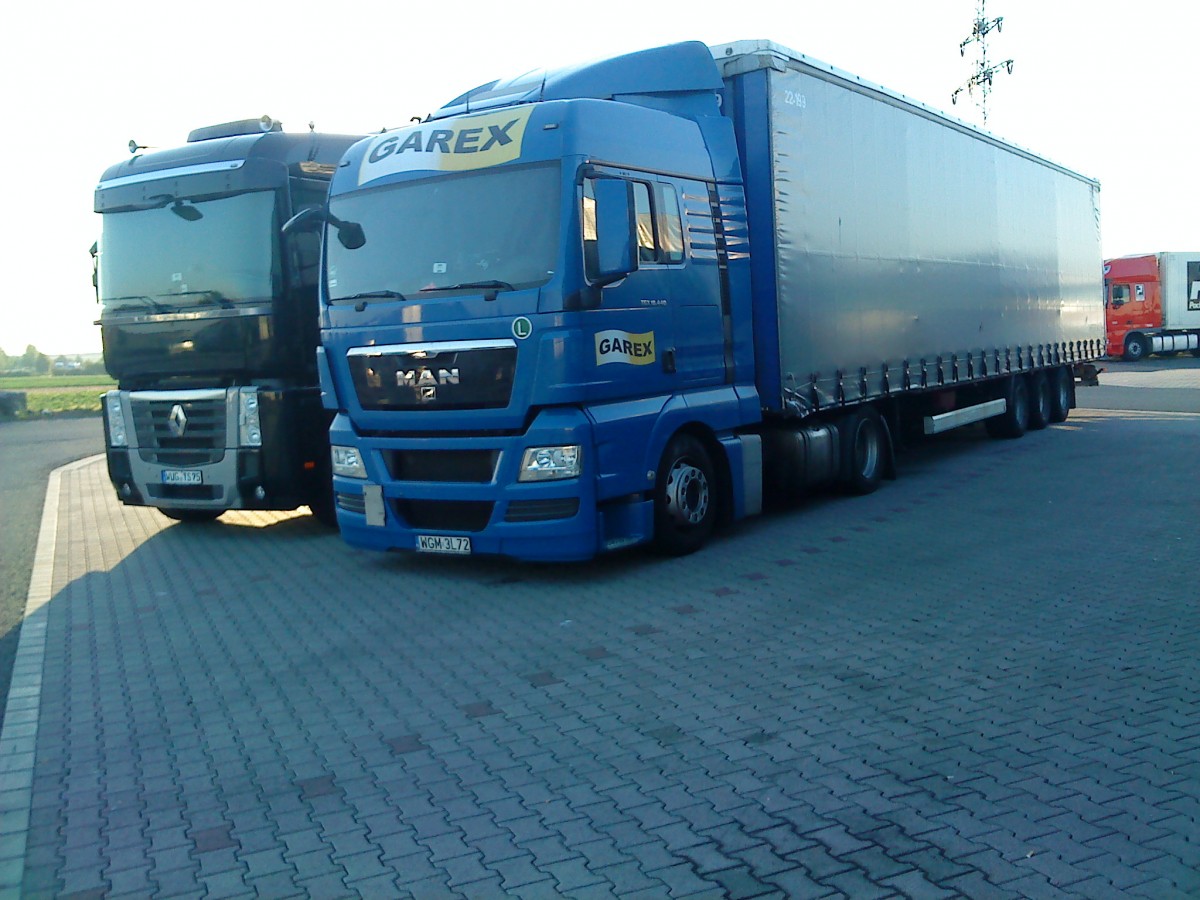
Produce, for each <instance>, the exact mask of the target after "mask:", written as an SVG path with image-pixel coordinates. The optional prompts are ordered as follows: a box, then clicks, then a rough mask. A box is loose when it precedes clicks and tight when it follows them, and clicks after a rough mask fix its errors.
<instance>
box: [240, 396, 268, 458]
mask: <svg viewBox="0 0 1200 900" xmlns="http://www.w3.org/2000/svg"><path fill="white" fill-rule="evenodd" d="M238 433H239V434H240V435H241V443H242V446H243V447H261V446H262V425H261V424H260V423H259V421H258V388H254V387H244V388H240V389H239V390H238Z"/></svg>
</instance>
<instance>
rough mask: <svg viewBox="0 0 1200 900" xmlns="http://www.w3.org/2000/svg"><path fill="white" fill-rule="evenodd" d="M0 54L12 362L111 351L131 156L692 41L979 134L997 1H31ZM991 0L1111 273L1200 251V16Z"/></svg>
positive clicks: (1014, 85) (1155, 6)
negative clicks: (122, 195) (209, 131)
mask: <svg viewBox="0 0 1200 900" xmlns="http://www.w3.org/2000/svg"><path fill="white" fill-rule="evenodd" d="M17 3H19V4H21V5H20V6H19V7H16V8H14V6H15V4H10V6H9V7H8V8H6V11H5V31H6V33H7V35H8V40H7V41H6V42H5V43H6V45H7V46H6V47H5V49H4V53H3V54H0V85H3V89H2V91H3V93H0V97H3V100H2V105H0V113H2V115H0V130H2V134H3V140H0V156H2V162H3V171H5V172H7V173H9V177H10V179H11V183H10V186H9V188H8V189H7V191H6V194H7V196H8V197H9V209H10V213H9V215H8V216H6V217H5V221H4V223H3V224H2V225H0V230H2V232H3V239H2V240H0V264H2V266H3V271H4V272H5V273H6V275H7V277H6V290H5V292H4V307H5V308H4V315H3V316H2V317H0V349H3V350H4V351H5V352H6V353H8V354H9V355H20V354H21V353H23V352H24V351H25V348H26V346H27V345H29V344H33V345H34V346H36V347H37V348H38V350H40V351H41V352H43V353H47V354H50V355H52V356H54V355H58V354H76V353H95V352H99V350H100V329H99V327H98V326H96V325H95V324H94V322H95V320H96V319H97V318H98V317H99V307H98V306H97V304H96V302H95V295H94V293H93V291H92V285H91V260H90V257H89V255H88V247H89V246H91V244H92V242H93V241H94V240H96V238H97V237H98V236H99V233H100V225H101V223H100V217H99V216H98V215H96V214H95V213H93V212H92V201H93V192H94V190H95V187H96V183H97V181H98V180H99V178H100V175H101V174H102V173H103V172H104V170H105V169H106V168H107V167H108V166H110V165H112V164H114V163H117V162H120V161H121V160H122V159H124V158H126V157H127V156H128V149H127V144H128V142H129V140H130V139H131V138H135V139H136V140H137V141H138V142H139V143H141V144H147V145H150V146H153V147H159V148H167V147H172V146H177V145H179V144H182V143H183V142H184V141H185V140H186V138H187V133H188V132H189V131H190V130H191V129H193V128H196V127H199V126H201V125H209V124H214V123H217V122H226V121H230V120H233V119H242V118H250V117H258V116H260V115H263V114H269V115H271V116H273V117H274V118H276V119H279V120H281V121H282V122H283V125H284V129H285V130H287V131H306V130H307V128H308V123H309V122H313V123H314V124H315V125H316V129H317V130H318V131H327V132H339V133H354V134H357V133H363V134H365V133H369V132H372V131H379V130H380V129H381V128H385V127H394V126H399V125H404V124H406V123H407V122H408V121H409V120H410V119H412V118H413V117H414V116H418V117H419V116H423V115H425V114H426V113H428V112H430V111H431V110H433V109H436V108H437V107H439V106H441V105H442V104H443V103H445V102H446V101H448V100H450V99H452V98H453V97H456V96H457V95H459V94H460V93H462V92H463V91H465V90H467V89H469V88H472V87H475V86H476V85H479V84H482V83H484V82H487V81H491V80H493V79H495V78H498V77H507V76H511V75H516V74H520V73H522V72H525V71H528V70H530V69H535V68H540V67H544V66H555V65H562V64H567V63H573V62H579V61H584V60H589V59H595V58H599V57H604V56H609V55H614V54H619V53H625V52H630V51H634V50H640V49H645V48H648V47H654V46H659V45H662V44H668V43H673V42H675V41H683V40H700V41H704V42H705V43H708V44H718V43H726V42H729V41H735V40H749V39H765V40H770V41H774V42H775V43H777V44H782V45H783V46H785V47H789V48H791V49H793V50H796V51H799V52H800V53H803V54H805V55H807V56H809V57H813V58H815V59H818V60H821V61H823V62H826V63H829V64H831V65H833V66H836V67H837V68H839V69H842V70H845V71H848V72H850V73H853V74H855V75H858V76H860V77H862V78H864V79H866V80H868V81H872V82H875V83H876V84H881V85H883V86H884V87H887V88H889V89H891V90H892V91H895V92H898V93H901V94H904V95H906V96H908V97H910V98H912V99H914V100H918V101H920V102H922V103H925V104H927V105H929V106H932V107H935V108H938V109H942V110H944V111H946V112H949V113H951V114H952V115H954V116H956V117H958V118H961V119H964V120H966V121H968V122H971V123H972V124H976V125H980V124H982V120H981V118H980V112H979V110H978V109H977V107H976V106H975V105H974V103H972V102H971V100H970V98H969V97H967V95H965V94H964V95H962V96H960V98H959V102H958V104H957V105H952V104H951V99H950V98H951V94H952V93H953V91H954V89H955V88H956V87H959V86H960V85H962V84H964V83H965V82H966V80H967V79H968V77H969V76H970V75H971V72H972V64H973V62H974V60H975V59H976V58H977V57H976V56H975V53H976V51H975V50H974V48H973V47H972V48H968V50H967V54H966V56H965V57H964V56H962V55H960V53H959V43H960V41H962V40H963V39H964V38H966V37H967V36H968V35H970V33H971V27H972V23H973V22H974V20H975V17H976V15H977V12H978V0H909V2H898V0H843V2H840V3H828V2H820V3H815V2H809V0H793V2H791V3H787V4H784V3H781V2H779V0H737V2H732V3H717V2H711V0H658V2H653V0H603V2H600V3H595V4H579V3H574V2H565V0H508V2H505V3H495V2H490V3H483V2H476V0H465V2H459V3H454V4H449V5H442V4H437V3H422V4H416V3H408V2H396V0H392V2H382V0H341V2H339V3H335V4H332V5H331V4H320V5H318V4H315V3H306V2H301V3H297V4H280V3H275V2H271V3H268V2H264V0H241V2H237V3H233V2H228V0H207V2H205V3H204V4H200V5H198V4H196V3H193V2H189V3H183V2H177V0H158V2H156V3H144V4H124V5H116V4H111V3H95V2H86V3H85V2H79V0H64V2H60V3H39V2H36V0H17ZM1102 8H1103V9H1106V10H1111V9H1112V8H1111V7H1103V5H1100V4H1094V3H1090V2H1074V0H1071V2H1068V0H987V5H986V15H987V17H988V18H995V17H997V16H1003V18H1004V25H1003V28H1002V29H1001V30H1000V31H999V32H993V33H992V34H991V35H989V39H988V56H989V58H990V59H991V60H993V61H1002V60H1005V59H1008V58H1012V59H1013V60H1014V67H1013V72H1012V74H1011V75H1008V74H1001V75H999V76H997V78H996V80H995V82H994V84H993V90H992V93H991V95H990V98H989V102H988V122H987V129H988V130H989V131H991V132H992V133H994V134H996V135H998V136H999V137H1002V138H1004V139H1006V140H1008V141H1011V142H1013V143H1015V144H1018V145H1020V146H1022V147H1024V148H1026V149H1029V150H1032V151H1034V152H1036V153H1038V154H1040V155H1042V156H1045V157H1047V158H1049V159H1051V160H1053V161H1054V162H1057V163H1059V164H1061V165H1064V166H1066V167H1067V168H1070V169H1074V170H1075V171H1077V172H1081V173H1083V174H1085V175H1087V176H1089V177H1092V178H1095V179H1097V180H1098V181H1099V182H1100V184H1101V193H1100V204H1101V240H1102V251H1103V254H1104V256H1105V257H1112V256H1123V255H1128V254H1133V253H1143V252H1147V253H1148V252H1156V251H1162V250H1197V249H1200V214H1198V212H1197V207H1198V206H1200V203H1198V197H1200V194H1198V192H1197V189H1196V176H1197V175H1198V174H1200V172H1198V168H1200V166H1198V164H1197V160H1198V159H1200V154H1198V150H1197V147H1198V146H1200V116H1198V115H1197V110H1196V99H1195V98H1196V92H1197V87H1198V86H1200V45H1198V44H1197V40H1198V39H1200V3H1188V2H1180V0H1142V2H1140V3H1138V4H1136V5H1135V6H1133V7H1125V8H1123V9H1122V11H1121V14H1120V16H1119V17H1118V16H1115V15H1112V14H1111V12H1101V11H1099V10H1101V9H1102Z"/></svg>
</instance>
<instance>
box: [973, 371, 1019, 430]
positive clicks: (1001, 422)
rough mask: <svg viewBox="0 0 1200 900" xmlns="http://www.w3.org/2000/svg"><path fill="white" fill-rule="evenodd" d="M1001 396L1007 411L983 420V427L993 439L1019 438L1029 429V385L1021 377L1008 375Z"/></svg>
mask: <svg viewBox="0 0 1200 900" xmlns="http://www.w3.org/2000/svg"><path fill="white" fill-rule="evenodd" d="M1003 396H1004V399H1005V400H1007V401H1008V409H1006V410H1005V411H1004V412H1002V413H1001V414H1000V415H998V416H992V417H991V418H990V419H985V420H984V427H986V428H987V433H988V434H989V435H990V436H991V437H994V438H1009V439H1011V438H1019V437H1021V435H1023V434H1024V433H1025V429H1026V428H1028V427H1029V383H1028V382H1027V381H1026V380H1025V377H1024V376H1022V375H1010V376H1008V384H1007V385H1006V386H1005V390H1004V394H1003Z"/></svg>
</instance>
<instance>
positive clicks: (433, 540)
mask: <svg viewBox="0 0 1200 900" xmlns="http://www.w3.org/2000/svg"><path fill="white" fill-rule="evenodd" d="M417 550H418V551H420V552H421V553H458V554H463V555H465V554H468V553H470V552H471V539H470V538H469V537H451V536H450V535H446V534H418V535H417Z"/></svg>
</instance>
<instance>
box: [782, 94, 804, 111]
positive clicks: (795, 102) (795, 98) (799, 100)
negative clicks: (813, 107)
mask: <svg viewBox="0 0 1200 900" xmlns="http://www.w3.org/2000/svg"><path fill="white" fill-rule="evenodd" d="M783 102H784V103H786V104H787V105H788V106H796V107H799V108H800V109H807V108H808V98H807V97H806V96H804V94H798V93H796V92H795V91H784V92H783Z"/></svg>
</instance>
